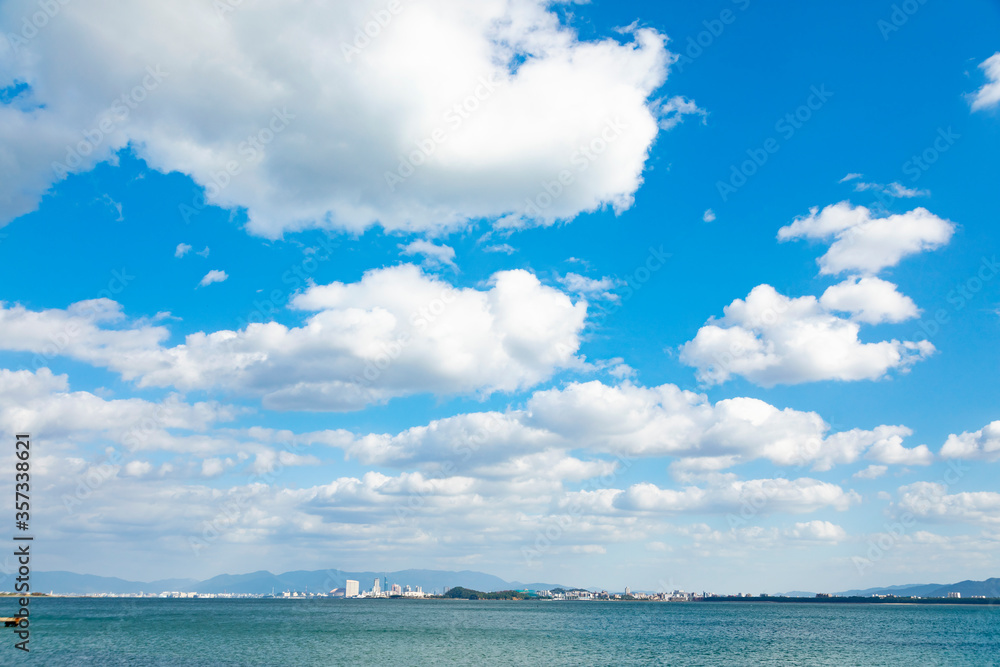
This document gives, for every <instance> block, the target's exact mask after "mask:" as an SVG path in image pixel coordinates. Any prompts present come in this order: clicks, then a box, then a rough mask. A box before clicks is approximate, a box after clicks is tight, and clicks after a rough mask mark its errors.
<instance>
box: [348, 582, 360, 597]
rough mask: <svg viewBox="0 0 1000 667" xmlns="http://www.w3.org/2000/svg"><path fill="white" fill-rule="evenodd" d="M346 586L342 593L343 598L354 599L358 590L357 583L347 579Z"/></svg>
mask: <svg viewBox="0 0 1000 667" xmlns="http://www.w3.org/2000/svg"><path fill="white" fill-rule="evenodd" d="M346 586H347V588H346V591H345V593H344V597H349V598H354V597H357V596H358V592H359V591H360V588H359V585H358V582H357V581H355V580H354V579H348V580H347V584H346Z"/></svg>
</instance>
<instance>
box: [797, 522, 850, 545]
mask: <svg viewBox="0 0 1000 667" xmlns="http://www.w3.org/2000/svg"><path fill="white" fill-rule="evenodd" d="M789 536H790V537H793V538H795V539H799V540H816V541H820V542H840V541H841V540H843V539H844V538H846V537H847V531H846V530H844V529H843V528H841V527H840V526H838V525H837V524H835V523H830V522H829V521H806V522H803V523H797V524H795V527H794V528H792V529H791V530H790V531H789Z"/></svg>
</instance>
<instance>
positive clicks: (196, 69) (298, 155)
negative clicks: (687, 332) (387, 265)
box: [0, 0, 701, 237]
mask: <svg viewBox="0 0 1000 667" xmlns="http://www.w3.org/2000/svg"><path fill="white" fill-rule="evenodd" d="M385 6H386V5H385V2H384V1H383V0H362V1H360V2H351V3H329V4H318V5H317V4H311V5H309V6H308V7H306V6H299V5H289V4H288V3H284V2H279V1H278V0H261V1H259V2H252V3H242V4H240V5H239V6H235V5H225V3H214V4H213V3H205V2H198V1H196V0H178V2H175V3H171V4H170V5H169V6H168V5H165V4H163V3H159V2H153V1H152V0H142V1H137V2H133V3H129V4H128V5H127V6H119V5H117V4H115V3H111V2H109V1H108V0H101V1H100V2H98V3H97V4H93V3H91V4H88V5H87V6H86V7H82V6H79V7H78V6H76V5H75V4H73V3H69V4H64V5H61V6H60V12H59V17H58V20H53V21H51V22H49V24H48V25H47V26H46V27H45V29H44V30H39V31H38V34H37V35H35V36H33V37H32V38H31V39H30V40H23V39H20V38H17V39H15V40H14V41H13V43H8V40H0V43H2V45H3V48H2V50H0V58H2V65H3V67H2V68H0V69H2V71H3V73H4V74H3V78H2V79H0V86H7V85H11V84H12V83H14V82H15V81H22V82H23V81H26V82H30V89H29V90H28V91H27V92H26V93H24V94H22V95H21V96H19V97H18V99H17V100H16V101H15V102H16V103H14V104H8V105H2V106H0V145H3V146H4V147H5V149H6V154H7V156H8V159H6V160H4V161H2V164H3V165H4V166H2V167H0V188H2V191H0V202H4V204H3V207H2V211H0V215H2V217H3V218H4V219H6V220H9V219H11V218H13V217H16V216H18V215H22V214H24V213H27V212H30V211H31V210H34V209H35V208H36V206H37V204H38V202H39V199H40V197H41V195H42V194H43V193H44V192H46V191H47V190H48V189H49V187H50V186H51V185H52V184H53V183H55V182H57V181H58V180H60V178H62V177H64V176H65V174H66V173H67V172H69V173H77V172H82V171H86V170H89V169H91V168H93V167H94V166H95V165H96V164H98V163H100V162H102V161H107V160H109V159H112V157H113V155H114V153H115V152H116V151H118V150H121V149H123V148H125V147H130V148H131V150H134V151H135V152H136V154H137V155H138V156H139V157H141V158H142V159H144V160H146V161H147V162H148V163H149V164H150V165H151V166H152V167H153V168H155V169H157V170H160V171H163V172H172V171H177V172H180V173H183V174H187V175H189V176H190V177H191V178H192V179H194V181H195V182H196V183H198V184H199V185H201V186H204V187H205V191H206V197H207V200H208V201H209V202H210V203H212V204H216V205H219V206H223V207H227V208H245V209H246V210H247V214H248V217H249V224H248V229H249V230H250V231H251V232H252V233H255V234H260V235H264V236H268V237H278V236H281V235H282V234H283V233H284V232H288V231H294V230H298V229H304V228H308V227H328V228H338V229H347V230H351V231H355V232H358V231H361V230H363V229H365V228H367V227H370V226H372V225H375V224H378V225H381V226H382V227H383V228H385V229H389V230H410V231H418V230H429V231H440V230H444V229H454V228H456V227H460V226H462V225H464V224H465V223H466V222H467V221H469V220H478V219H481V218H499V217H501V216H503V217H506V218H510V217H511V216H513V217H518V218H531V220H529V221H528V222H529V223H531V224H534V222H538V221H544V222H551V221H554V220H561V219H570V218H572V217H574V216H576V215H577V214H579V213H580V212H582V211H591V210H595V209H597V208H599V207H601V206H604V205H611V206H613V207H614V208H615V209H616V210H618V211H621V210H623V209H626V208H628V207H629V206H630V205H631V203H632V197H633V194H634V193H635V191H636V190H637V188H638V187H639V186H640V184H641V183H642V173H643V169H644V166H645V161H646V158H647V156H648V152H649V149H650V147H651V146H652V144H653V142H654V140H655V139H656V136H657V133H658V132H659V129H660V127H672V126H673V125H675V124H676V123H677V122H679V121H680V119H681V118H682V117H683V116H684V115H685V114H688V113H700V112H701V111H700V109H698V108H697V106H696V105H695V104H694V102H693V101H690V100H687V99H685V98H683V97H679V96H673V97H669V98H667V99H666V101H664V102H661V101H659V100H658V99H654V98H653V95H654V93H655V92H656V91H657V90H658V89H659V88H660V87H661V85H662V84H663V83H664V81H665V80H666V77H667V72H668V67H669V64H670V62H671V60H672V57H673V56H672V54H670V52H669V51H667V49H666V46H665V43H666V37H665V36H664V35H662V34H660V33H658V32H656V31H655V30H652V29H648V28H637V29H633V30H631V31H628V32H626V33H624V34H621V35H615V36H614V37H613V38H603V39H591V40H582V39H580V37H579V36H578V35H577V34H576V32H575V31H574V30H572V29H571V28H570V27H568V26H566V25H564V24H563V23H561V22H560V19H559V16H558V14H557V12H556V11H554V10H553V9H552V8H550V3H548V2H543V1H542V0H481V1H478V0H477V1H475V2H470V1H468V0H413V1H412V2H406V3H401V4H400V5H399V7H400V9H399V11H397V12H396V13H394V14H390V17H389V21H388V23H386V25H385V26H384V27H382V28H380V29H379V34H378V35H377V36H375V37H372V38H370V39H369V38H367V37H365V35H364V32H363V28H364V26H365V25H366V24H367V23H368V22H371V21H372V20H373V12H376V11H381V12H386V9H385ZM220 8H221V9H220ZM37 9H38V7H37V5H36V3H34V2H33V0H11V1H10V2H5V3H3V5H2V6H0V24H2V25H4V26H7V28H9V29H10V30H9V31H8V30H4V32H11V34H13V33H14V32H16V27H17V26H20V23H21V19H22V17H23V16H30V15H31V14H32V13H33V12H35V11H37ZM95 14H97V15H100V16H102V17H104V18H103V19H102V20H101V21H99V22H94V21H93V20H92V19H93V16H94V15H95ZM191 26H197V29H192V28H191ZM264 34H266V35H267V39H266V40H265V39H262V38H261V35H264ZM427 35H434V36H435V38H434V39H433V40H431V41H430V42H429V41H428V40H427V38H426V37H427ZM361 38H364V39H363V41H362V39H361ZM387 63H388V64H391V66H387ZM66 82H72V85H70V84H68V83H66ZM609 124H614V126H615V127H617V128H618V129H619V130H620V133H619V134H618V135H616V136H615V137H614V140H613V141H609V140H606V136H605V137H604V138H602V135H606V133H607V128H608V126H609ZM591 155H592V156H593V159H591V158H590V157H588V156H591ZM581 164H585V166H586V168H581V167H580V165H581ZM567 170H568V171H569V172H570V173H571V174H572V175H573V182H572V185H571V186H567V187H564V189H563V191H562V192H561V194H560V195H559V196H558V197H556V198H555V201H553V202H552V203H551V205H550V206H548V207H546V209H545V211H543V212H536V213H530V212H528V210H527V209H526V207H525V202H526V200H528V199H530V198H533V197H535V196H536V195H537V194H538V193H539V192H542V191H543V190H542V189H543V187H544V184H546V183H552V182H554V181H557V180H558V179H559V175H560V173H562V172H563V171H567ZM524 224H527V223H524Z"/></svg>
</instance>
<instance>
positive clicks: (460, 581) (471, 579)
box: [0, 570, 569, 595]
mask: <svg viewBox="0 0 1000 667" xmlns="http://www.w3.org/2000/svg"><path fill="white" fill-rule="evenodd" d="M15 576H16V575H14V574H8V575H3V576H0V590H6V591H13V590H14V583H15V582H14V577H15ZM375 577H379V578H380V579H381V578H382V577H388V579H389V583H390V584H400V585H401V586H406V585H409V586H414V587H416V586H420V587H421V588H422V589H423V590H424V592H427V593H431V592H435V591H436V592H439V593H443V592H444V591H445V590H447V589H448V588H450V587H452V586H465V587H467V588H474V589H476V590H480V591H488V592H489V591H502V590H520V589H530V590H539V589H540V590H548V589H552V588H569V587H568V586H561V585H559V584H545V583H522V582H519V581H505V580H503V579H501V578H500V577H495V576H493V575H491V574H485V573H483V572H473V571H471V570H463V571H461V572H452V571H445V570H401V571H398V572H346V571H343V570H312V571H307V570H295V571H293V572H285V573H282V574H273V573H271V572H268V571H267V570H260V571H257V572H250V573H247V574H220V575H218V576H216V577H212V578H211V579H205V580H203V581H199V580H197V579H160V580H157V581H149V582H142V581H128V580H126V579H119V578H118V577H99V576H96V575H92V574H76V573H75V572H64V571H53V572H33V573H32V575H31V587H32V590H34V591H38V592H44V593H47V592H50V591H51V592H53V593H57V594H63V595H72V594H77V595H90V594H95V593H118V594H122V593H142V592H144V593H161V592H164V591H178V592H197V593H254V594H265V593H270V592H272V591H274V592H275V593H281V592H282V591H286V590H290V591H311V592H328V591H330V590H332V589H334V588H344V586H345V582H346V581H347V580H348V579H354V580H356V581H358V582H360V584H361V590H367V589H370V588H371V587H372V584H373V583H374V581H375Z"/></svg>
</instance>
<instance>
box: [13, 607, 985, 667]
mask: <svg viewBox="0 0 1000 667" xmlns="http://www.w3.org/2000/svg"><path fill="white" fill-rule="evenodd" d="M9 606H10V604H9V603H8V604H6V605H4V606H0V615H6V614H7V613H9V612H10V611H11V610H10V609H8V607H9ZM31 611H32V616H31V619H32V620H31V643H30V646H31V648H32V651H31V654H30V656H27V655H26V654H24V653H22V652H20V651H16V650H14V648H13V641H14V639H13V632H12V631H11V630H10V629H3V628H0V631H3V639H2V643H0V663H2V664H5V665H8V664H9V665H14V664H43V665H102V666H103V665H477V666H478V667H485V666H487V665H514V664H549V665H997V664H1000V608H998V607H972V606H968V607H966V606H884V605H847V604H836V605H833V604H767V603H649V604H646V603H625V604H622V603H617V604H616V603H599V602H499V601H497V602H487V601H475V602H468V601H459V600H455V601H436V600H427V601H417V600H301V601H297V600H158V599H152V600H127V599H105V600H97V599H83V600H70V599H61V600H60V599H53V600H38V599H36V600H32V602H31Z"/></svg>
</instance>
